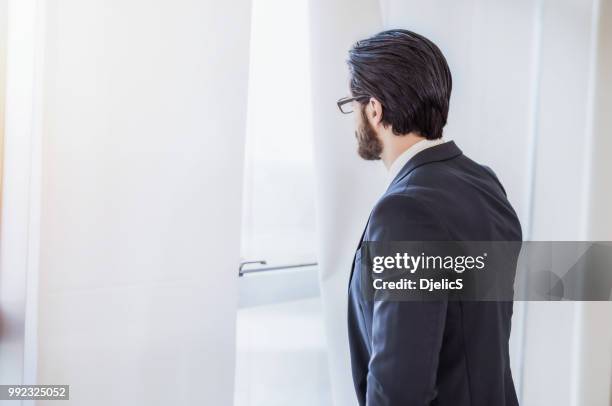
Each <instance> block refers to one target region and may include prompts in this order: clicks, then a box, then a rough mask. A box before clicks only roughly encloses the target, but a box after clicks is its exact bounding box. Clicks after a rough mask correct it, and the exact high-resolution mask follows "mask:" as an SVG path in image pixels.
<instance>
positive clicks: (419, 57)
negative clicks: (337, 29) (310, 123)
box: [348, 30, 452, 160]
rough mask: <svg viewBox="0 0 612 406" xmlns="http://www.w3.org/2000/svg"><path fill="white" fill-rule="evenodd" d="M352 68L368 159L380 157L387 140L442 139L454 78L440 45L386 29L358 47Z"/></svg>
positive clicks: (362, 146)
mask: <svg viewBox="0 0 612 406" xmlns="http://www.w3.org/2000/svg"><path fill="white" fill-rule="evenodd" d="M348 65H349V70H350V75H351V77H350V88H351V93H352V96H353V97H358V99H357V100H356V101H354V102H353V104H354V110H355V112H356V113H357V130H356V132H355V135H356V137H357V139H358V141H359V155H360V156H361V157H362V158H364V159H370V160H373V159H380V157H381V155H383V154H384V151H383V150H384V149H385V143H386V142H385V141H386V140H388V141H390V142H392V143H396V142H399V143H400V144H401V143H406V142H411V143H414V142H413V141H410V140H409V139H408V138H415V139H422V138H427V139H437V138H440V137H442V129H443V128H444V125H445V124H446V119H447V116H448V106H449V100H450V95H451V88H452V79H451V74H450V70H449V68H448V64H447V63H446V59H445V58H444V55H442V52H441V51H440V49H438V47H437V46H436V45H435V44H434V43H432V42H431V41H429V40H428V39H427V38H425V37H423V36H421V35H419V34H415V33H413V32H411V31H407V30H389V31H383V32H381V33H379V34H376V35H374V36H373V37H370V38H367V39H364V40H361V41H358V42H357V43H355V45H354V46H353V48H352V49H351V50H350V51H349V59H348ZM391 136H393V137H391ZM408 136H410V137H408ZM396 137H397V138H398V139H396ZM399 138H406V139H403V140H400V139H399ZM383 159H384V158H383Z"/></svg>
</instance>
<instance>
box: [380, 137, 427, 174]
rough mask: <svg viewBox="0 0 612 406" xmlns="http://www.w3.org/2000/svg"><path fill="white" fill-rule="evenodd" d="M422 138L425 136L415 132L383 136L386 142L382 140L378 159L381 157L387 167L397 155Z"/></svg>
mask: <svg viewBox="0 0 612 406" xmlns="http://www.w3.org/2000/svg"><path fill="white" fill-rule="evenodd" d="M424 139H425V137H421V136H420V135H417V134H415V133H408V134H404V135H395V134H391V135H387V136H386V137H385V141H386V142H385V141H383V152H382V154H381V155H380V159H382V161H383V163H384V164H385V167H386V168H387V169H389V168H390V167H391V165H393V162H395V160H396V159H397V157H398V156H400V155H402V154H403V153H404V152H406V150H407V149H408V148H410V147H412V146H413V145H414V144H416V143H417V142H419V141H421V140H424Z"/></svg>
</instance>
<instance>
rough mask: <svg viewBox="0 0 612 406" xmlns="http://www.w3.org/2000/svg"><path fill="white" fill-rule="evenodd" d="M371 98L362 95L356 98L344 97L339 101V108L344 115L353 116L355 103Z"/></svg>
mask: <svg viewBox="0 0 612 406" xmlns="http://www.w3.org/2000/svg"><path fill="white" fill-rule="evenodd" d="M368 97H370V96H366V95H360V96H355V97H343V98H341V99H340V100H338V102H337V104H338V108H339V109H340V112H341V113H342V114H351V113H352V112H353V102H354V101H356V100H363V99H367V98H368Z"/></svg>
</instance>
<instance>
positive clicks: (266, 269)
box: [238, 260, 318, 276]
mask: <svg viewBox="0 0 612 406" xmlns="http://www.w3.org/2000/svg"><path fill="white" fill-rule="evenodd" d="M249 264H261V265H266V264H267V262H266V261H265V260H260V261H243V262H241V263H240V267H239V268H238V276H244V275H246V274H249V273H260V272H270V271H280V270H284V269H293V268H306V267H310V266H316V265H318V264H317V263H316V262H308V263H304V264H291V265H280V266H268V267H262V268H257V269H246V270H245V269H243V268H244V266H245V265H249Z"/></svg>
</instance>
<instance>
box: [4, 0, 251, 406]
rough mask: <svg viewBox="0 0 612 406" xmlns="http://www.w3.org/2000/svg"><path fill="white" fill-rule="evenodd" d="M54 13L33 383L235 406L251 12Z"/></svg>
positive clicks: (213, 4)
mask: <svg viewBox="0 0 612 406" xmlns="http://www.w3.org/2000/svg"><path fill="white" fill-rule="evenodd" d="M45 3H46V13H45V24H46V44H45V75H44V86H45V88H44V98H43V102H44V103H43V106H44V120H43V123H44V125H43V146H42V155H43V166H42V169H43V171H42V173H43V179H42V180H43V182H42V183H43V187H42V205H41V210H42V212H41V255H40V283H39V287H40V289H39V300H40V306H39V315H38V317H39V323H38V330H39V331H38V337H39V341H38V342H39V348H38V351H39V353H38V382H39V383H56V384H62V383H65V384H70V385H71V390H70V402H71V404H75V405H104V406H106V405H136V404H138V405H144V404H146V405H169V404H172V405H195V404H210V405H231V404H232V394H233V381H234V377H233V373H234V357H235V356H234V353H235V316H236V302H237V284H236V282H237V278H236V276H237V266H238V262H239V245H240V242H239V241H240V239H239V233H240V215H241V210H240V205H241V189H242V180H241V178H242V168H243V166H242V161H243V144H244V131H245V115H246V101H247V97H246V96H247V75H248V54H249V52H248V45H249V24H250V1H249V0H237V1H231V2H218V1H214V0H205V1H195V0H193V1H191V0H181V1H172V2H159V1H153V2H151V1H145V0H142V1H138V0H131V1H124V0H85V1H84V0H74V1H71V0H48V1H46V2H45ZM7 153H10V151H7Z"/></svg>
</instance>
